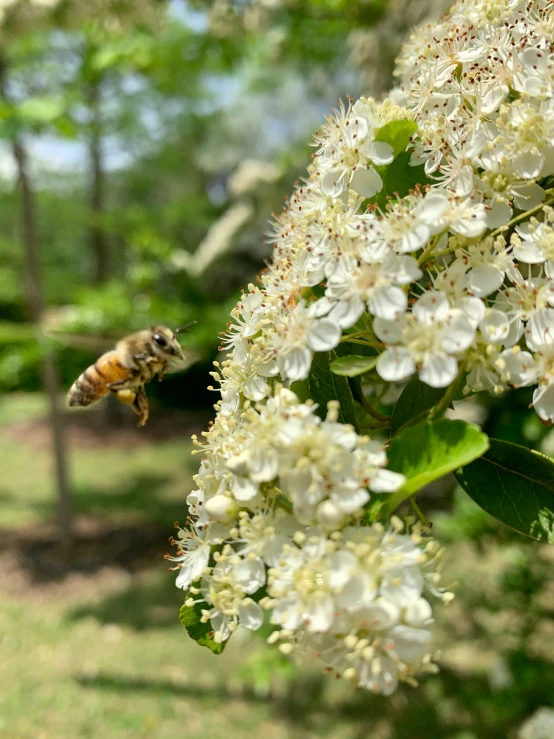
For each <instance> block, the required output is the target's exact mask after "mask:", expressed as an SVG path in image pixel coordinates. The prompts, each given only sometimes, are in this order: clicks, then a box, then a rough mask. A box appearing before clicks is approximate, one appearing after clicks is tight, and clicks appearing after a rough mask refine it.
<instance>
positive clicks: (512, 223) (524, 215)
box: [489, 190, 554, 238]
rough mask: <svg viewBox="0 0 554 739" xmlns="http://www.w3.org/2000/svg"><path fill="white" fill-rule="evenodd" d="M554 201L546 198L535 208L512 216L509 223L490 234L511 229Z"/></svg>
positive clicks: (493, 235) (494, 234)
mask: <svg viewBox="0 0 554 739" xmlns="http://www.w3.org/2000/svg"><path fill="white" fill-rule="evenodd" d="M545 192H547V193H552V190H545ZM552 203H554V198H550V199H549V200H545V201H544V203H540V204H539V205H536V206H535V207H534V208H531V210H526V211H524V212H523V213H520V214H519V215H518V216H516V217H515V218H512V220H511V221H508V223H505V224H504V225H503V226H499V227H498V228H496V229H495V230H494V231H491V232H490V234H489V236H492V237H493V238H494V237H495V236H498V235H499V234H501V233H503V232H504V231H507V230H508V229H510V228H511V227H512V226H515V224H516V223H519V222H520V221H524V220H525V219H526V218H529V216H532V215H533V213H537V212H538V211H539V210H542V209H543V208H544V206H545V205H551V204H552Z"/></svg>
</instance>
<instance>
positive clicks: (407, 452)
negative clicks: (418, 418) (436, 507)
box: [387, 418, 489, 513]
mask: <svg viewBox="0 0 554 739" xmlns="http://www.w3.org/2000/svg"><path fill="white" fill-rule="evenodd" d="M488 448H489V440H488V438H487V435H486V434H484V433H483V432H482V431H481V429H480V428H479V427H478V426H473V425H472V424H469V423H465V421H450V420H449V419H448V418H440V419H439V420H438V421H425V422H424V423H418V424H417V426H409V427H408V428H405V429H404V430H403V431H401V432H400V433H399V434H398V435H397V436H395V437H394V438H393V440H392V441H391V443H390V447H389V449H388V451H387V456H388V458H389V463H388V469H391V470H393V471H394V472H401V473H402V474H403V475H405V477H406V482H405V483H404V485H403V486H402V488H401V489H400V490H398V491H397V492H396V493H393V494H392V495H391V496H390V498H389V503H388V505H387V511H388V513H392V511H394V509H395V508H396V507H397V506H399V505H400V503H402V501H404V500H406V498H409V497H410V495H413V494H414V493H417V491H418V490H420V488H422V487H423V486H424V485H428V484H429V483H430V482H433V480H438V479H439V478H440V477H444V475H447V474H448V473H449V472H454V470H457V469H459V468H460V467H463V466H464V465H466V464H469V463H470V462H473V460H474V459H477V458H478V457H480V456H481V455H482V454H484V453H485V452H486V451H487V449H488Z"/></svg>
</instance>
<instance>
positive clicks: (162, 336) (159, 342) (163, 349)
mask: <svg viewBox="0 0 554 739" xmlns="http://www.w3.org/2000/svg"><path fill="white" fill-rule="evenodd" d="M152 345H153V347H154V350H155V351H156V353H157V354H162V355H166V356H167V355H169V356H170V357H178V358H179V359H182V357H183V349H182V348H181V345H180V344H179V342H178V341H177V338H176V333H174V332H173V331H172V330H171V329H170V328H167V326H154V327H153V328H152Z"/></svg>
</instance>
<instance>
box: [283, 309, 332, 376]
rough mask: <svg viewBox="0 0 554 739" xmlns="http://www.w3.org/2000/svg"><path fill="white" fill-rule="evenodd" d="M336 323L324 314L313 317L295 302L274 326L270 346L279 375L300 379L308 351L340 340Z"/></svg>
mask: <svg viewBox="0 0 554 739" xmlns="http://www.w3.org/2000/svg"><path fill="white" fill-rule="evenodd" d="M340 337H341V329H340V326H339V325H338V324H336V323H334V322H333V321H331V320H329V319H328V318H317V317H316V316H315V315H314V313H313V311H310V310H309V309H308V308H306V307H305V305H304V304H303V303H298V305H297V306H296V307H295V308H294V310H292V311H290V312H289V313H288V314H287V315H286V316H283V318H282V320H281V321H280V322H279V323H278V325H277V326H276V327H275V333H274V335H273V336H272V339H271V348H272V351H273V354H274V355H275V357H276V359H277V363H278V366H279V370H280V372H281V376H282V377H283V378H287V379H289V380H292V381H293V382H294V381H295V380H303V379H305V378H306V377H307V376H308V373H309V371H310V366H311V363H312V352H325V351H329V349H334V348H335V347H336V346H337V344H338V343H339V341H340Z"/></svg>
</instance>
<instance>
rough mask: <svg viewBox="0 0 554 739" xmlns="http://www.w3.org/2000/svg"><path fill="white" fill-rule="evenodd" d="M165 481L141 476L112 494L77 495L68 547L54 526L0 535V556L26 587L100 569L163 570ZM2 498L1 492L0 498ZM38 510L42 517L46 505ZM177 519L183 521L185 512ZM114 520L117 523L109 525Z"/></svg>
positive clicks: (168, 508) (170, 512)
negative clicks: (7, 558)
mask: <svg viewBox="0 0 554 739" xmlns="http://www.w3.org/2000/svg"><path fill="white" fill-rule="evenodd" d="M170 479H171V478H170V476H167V475H163V474H162V475H158V474H152V475H148V476H145V475H144V474H141V475H140V476H136V477H135V478H134V479H130V480H129V481H128V482H127V484H126V485H125V486H124V487H121V486H120V487H119V488H118V489H116V490H114V491H113V492H112V491H109V492H106V490H104V489H97V488H94V487H90V488H87V489H81V490H80V491H79V495H78V497H77V501H76V502H77V506H78V518H77V521H76V526H75V533H74V537H73V539H72V540H71V541H63V540H60V538H59V536H58V534H57V531H56V530H55V528H54V526H53V525H46V524H45V525H36V524H35V525H32V526H23V527H19V528H16V529H7V530H3V531H0V554H4V553H9V554H10V555H12V556H14V555H15V558H16V566H17V568H18V569H20V570H22V571H23V572H24V573H25V575H26V576H27V578H28V579H29V580H30V583H31V585H33V584H40V583H49V582H54V581H59V580H63V579H64V578H65V577H66V576H67V575H69V574H71V573H75V572H78V573H84V574H93V573H95V572H97V571H99V570H101V569H102V568H105V567H118V568H122V569H125V570H127V571H129V572H136V571H139V570H141V569H143V568H145V567H152V566H156V564H159V565H160V567H161V568H163V567H164V562H163V560H162V558H163V555H164V554H165V553H166V552H167V551H168V549H169V544H168V538H169V536H170V535H171V533H172V526H171V522H172V521H173V520H174V517H175V502H174V501H167V500H163V499H162V498H161V496H160V489H161V488H162V487H163V486H165V485H167V483H168V481H169V480H170ZM3 495H4V492H3V491H1V492H0V498H1V497H2V496H3ZM43 507H44V510H45V511H46V509H47V504H44V506H43ZM37 508H40V506H37ZM48 510H50V509H49V508H48ZM182 513H183V516H182V518H183V520H184V518H185V517H186V508H185V507H184V506H183V510H182ZM116 516H117V518H118V519H119V520H116V521H114V518H115V517H116ZM112 521H113V523H112Z"/></svg>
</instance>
